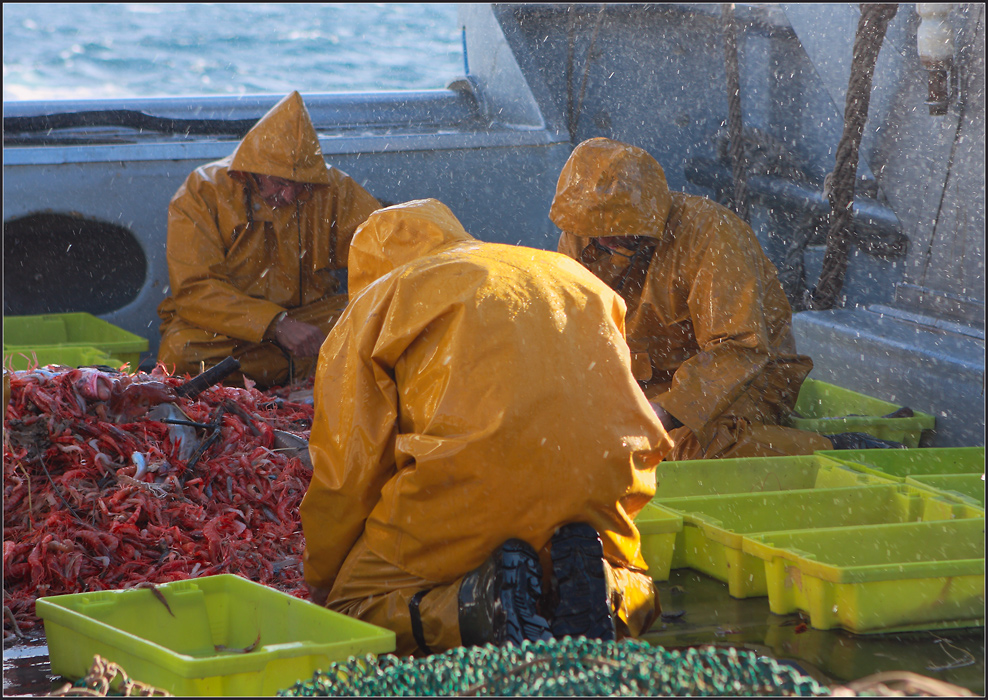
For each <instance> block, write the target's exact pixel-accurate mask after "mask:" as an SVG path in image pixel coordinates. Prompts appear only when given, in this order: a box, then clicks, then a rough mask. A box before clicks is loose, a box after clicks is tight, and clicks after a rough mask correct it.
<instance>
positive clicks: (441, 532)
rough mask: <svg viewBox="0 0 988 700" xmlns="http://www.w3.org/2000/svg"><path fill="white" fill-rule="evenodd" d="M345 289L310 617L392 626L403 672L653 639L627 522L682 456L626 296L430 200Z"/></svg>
mask: <svg viewBox="0 0 988 700" xmlns="http://www.w3.org/2000/svg"><path fill="white" fill-rule="evenodd" d="M349 285H350V293H351V300H350V305H349V306H348V307H347V309H346V310H345V311H344V313H343V315H342V317H341V318H340V320H339V322H338V323H337V325H336V327H335V328H334V329H333V331H332V332H331V333H330V335H329V338H328V339H327V341H326V343H325V344H324V345H323V347H322V350H321V352H320V355H319V365H318V368H317V371H316V380H315V381H316V383H315V406H316V412H315V418H314V422H313V426H312V435H311V440H310V446H309V451H310V455H311V457H312V462H313V465H314V469H313V474H312V481H311V484H310V486H309V489H308V491H307V493H306V495H305V498H304V499H303V501H302V505H301V517H302V529H303V532H304V534H305V540H306V549H305V555H304V569H305V579H306V582H307V583H308V584H309V587H310V592H311V593H312V598H313V600H314V601H315V602H317V603H319V604H325V605H327V606H328V607H329V608H331V609H333V610H336V611H338V612H341V613H345V614H347V615H350V616H352V617H355V618H359V619H362V620H365V621H367V622H371V623H373V624H377V625H380V626H382V627H385V628H388V629H391V630H394V631H395V632H396V636H397V651H398V653H399V654H410V653H421V654H426V653H430V652H438V651H442V650H445V649H450V648H453V647H457V646H460V645H467V646H469V645H474V644H484V643H487V642H493V643H498V644H499V643H502V642H504V641H513V642H516V643H520V642H521V641H522V640H523V639H547V638H549V636H550V635H555V636H561V635H565V634H572V635H574V636H575V635H579V634H585V635H587V636H589V637H596V638H600V639H612V638H614V636H615V634H616V635H617V637H618V638H620V637H622V636H626V635H631V636H637V635H639V634H641V633H642V632H644V631H645V630H646V629H647V628H648V627H649V625H650V624H651V622H652V621H653V620H654V618H655V616H656V615H657V613H658V601H657V599H656V594H655V589H654V584H653V582H652V579H651V577H650V576H649V575H648V573H647V571H646V569H647V567H646V564H645V562H644V560H643V559H642V555H641V541H640V537H639V533H638V530H637V528H636V527H635V525H634V523H633V522H632V520H633V518H634V517H635V516H636V515H637V513H638V512H639V511H640V510H641V509H642V507H643V506H644V505H645V504H646V503H648V501H649V500H650V499H651V498H652V496H653V495H654V493H655V465H656V464H657V462H658V461H659V460H661V458H662V456H663V455H664V454H665V453H666V452H667V451H668V450H669V449H670V447H671V442H670V441H669V438H668V435H667V434H666V431H665V430H664V429H663V428H662V425H661V424H660V423H659V421H658V420H657V418H656V416H655V413H654V411H652V409H651V407H650V406H649V403H648V401H647V400H646V399H645V396H644V395H643V394H642V392H641V390H640V389H639V387H638V385H637V383H636V382H635V379H634V377H633V376H632V374H631V364H630V357H629V355H628V348H627V345H626V344H625V341H624V312H625V305H624V302H623V301H621V299H620V297H619V296H618V295H617V294H615V293H614V292H612V291H611V290H610V289H608V288H607V286H606V285H604V284H603V283H602V282H601V281H600V280H598V279H597V278H596V277H594V276H593V275H591V274H590V273H589V272H587V271H586V270H584V269H583V268H582V267H581V266H580V265H578V264H576V263H575V262H573V261H572V260H570V259H569V258H567V257H565V256H562V255H559V254H558V253H555V252H551V251H544V250H536V249H532V248H525V247H521V246H511V245H501V244H495V243H485V242H481V241H478V240H476V239H474V238H473V237H472V236H470V235H469V234H468V233H467V232H466V231H464V229H463V227H462V226H461V224H460V222H459V221H458V220H457V219H456V217H455V216H454V215H453V214H452V212H450V210H449V209H448V208H447V207H446V206H445V205H443V204H442V203H440V202H438V201H436V200H433V199H427V200H418V201H413V202H407V203H405V204H400V205H396V206H392V207H388V208H387V209H381V210H380V211H377V212H375V213H374V214H372V215H371V216H370V218H368V220H367V222H366V223H364V224H363V226H361V227H360V228H359V229H358V230H357V233H356V234H355V235H354V237H353V242H352V247H351V249H350V265H349ZM574 377H578V381H574ZM553 580H555V581H558V586H556V585H553V584H552V581H553ZM556 600H558V603H556V602H555V601H556Z"/></svg>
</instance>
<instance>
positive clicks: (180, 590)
mask: <svg viewBox="0 0 988 700" xmlns="http://www.w3.org/2000/svg"><path fill="white" fill-rule="evenodd" d="M157 589H158V591H159V592H161V594H162V595H164V597H165V600H166V601H167V602H168V605H169V607H170V608H171V612H172V613H173V614H170V613H169V612H168V610H167V609H166V608H165V606H164V605H163V604H162V603H161V602H160V601H159V600H158V599H157V598H156V597H155V596H154V594H153V592H152V591H150V590H148V589H129V590H121V591H97V592H92V593H74V594H70V595H60V596H52V597H45V598H39V599H38V601H37V613H38V616H39V617H41V618H42V619H43V620H44V623H45V635H46V637H47V639H48V652H49V657H50V659H51V669H52V673H54V674H57V675H61V676H65V677H67V678H72V679H76V678H82V677H83V676H85V675H86V674H87V673H88V672H89V668H90V666H91V665H92V662H93V655H95V654H99V655H100V656H102V657H103V658H105V659H107V660H109V661H113V662H115V663H117V664H119V665H120V666H121V667H122V668H123V669H124V670H125V671H126V672H127V673H128V675H130V677H131V678H133V679H135V680H139V681H142V682H144V683H149V684H150V685H152V686H155V687H157V688H162V689H164V690H167V691H168V692H170V693H173V694H175V695H186V696H203V695H241V696H246V697H255V696H258V695H274V694H275V693H277V691H279V690H281V689H284V688H288V687H291V686H292V685H294V684H295V683H296V682H297V681H299V680H308V679H309V678H311V677H312V674H313V673H314V672H315V671H316V670H318V669H325V668H326V667H327V666H328V665H329V664H331V663H333V662H336V661H344V660H346V659H347V658H349V657H351V656H364V655H366V654H368V653H371V654H384V653H389V652H393V651H394V650H395V634H394V632H391V631H390V630H385V629H382V628H380V627H377V626H375V625H371V624H368V623H366V622H362V621H360V620H357V619H354V618H351V617H347V616H346V615H341V614H339V613H336V612H333V611H331V610H328V609H327V608H323V607H320V606H318V605H315V604H313V603H310V602H308V601H304V600H300V599H298V598H295V597H293V596H290V595H288V594H287V593H282V592H280V591H277V590H275V589H273V588H268V587H267V586H262V585H260V584H258V583H254V582H252V581H248V580H247V579H244V578H241V577H240V576H235V575H233V574H221V575H217V576H204V577H201V578H197V579H191V580H187V581H174V582H171V583H166V584H162V585H160V586H158V588H157ZM258 635H260V641H259V642H258V643H257V646H256V648H254V649H253V650H252V651H250V652H244V649H246V648H248V647H249V646H251V645H252V644H253V643H254V642H255V640H257V638H258ZM216 645H221V646H223V647H226V649H217V646H216Z"/></svg>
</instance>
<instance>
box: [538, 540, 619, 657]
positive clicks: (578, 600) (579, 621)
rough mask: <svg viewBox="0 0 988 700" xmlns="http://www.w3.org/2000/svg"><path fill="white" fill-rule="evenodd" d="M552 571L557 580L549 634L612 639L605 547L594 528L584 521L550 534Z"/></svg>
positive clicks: (612, 629)
mask: <svg viewBox="0 0 988 700" xmlns="http://www.w3.org/2000/svg"><path fill="white" fill-rule="evenodd" d="M552 570H553V573H554V574H555V577H556V580H557V581H558V583H559V604H558V605H557V606H556V611H555V617H554V618H553V621H552V625H551V629H552V636H553V637H555V638H557V639H561V638H562V637H565V636H567V635H568V636H570V637H579V636H584V637H587V638H589V639H600V640H603V641H609V640H613V639H614V620H613V618H612V617H611V610H610V603H609V602H608V598H607V578H606V576H605V574H604V548H603V545H602V544H601V542H600V537H599V536H598V534H597V531H596V530H594V529H593V527H591V526H590V525H588V524H587V523H571V524H569V525H564V526H563V527H561V528H559V530H558V531H557V532H556V534H555V535H553V537H552Z"/></svg>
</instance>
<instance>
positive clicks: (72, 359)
mask: <svg viewBox="0 0 988 700" xmlns="http://www.w3.org/2000/svg"><path fill="white" fill-rule="evenodd" d="M3 364H4V367H9V368H10V369H14V370H24V369H28V368H30V367H33V366H34V365H37V366H38V367H45V366H47V365H65V366H67V367H83V366H87V365H106V366H107V367H119V366H120V365H122V364H123V362H122V361H120V360H119V359H116V358H113V357H110V355H108V354H107V353H106V352H104V351H103V350H100V349H99V348H92V347H87V346H85V345H79V346H69V345H39V346H37V347H10V346H7V345H5V346H4V348H3Z"/></svg>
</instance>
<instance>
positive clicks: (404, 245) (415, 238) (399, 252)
mask: <svg viewBox="0 0 988 700" xmlns="http://www.w3.org/2000/svg"><path fill="white" fill-rule="evenodd" d="M472 240H475V239H474V237H473V236H471V235H470V234H469V233H467V232H466V231H465V230H464V229H463V225H462V224H460V222H459V220H458V219H457V218H456V217H455V216H454V215H453V212H451V211H450V210H449V208H448V207H447V206H446V205H445V204H443V203H442V202H440V201H439V200H437V199H416V200H413V201H411V202H405V203H404V204H396V205H394V206H392V207H388V208H387V209H379V210H378V211H376V212H374V213H373V214H371V215H370V216H369V217H368V218H367V221H365V222H364V223H363V224H362V225H361V226H360V228H358V229H357V231H356V233H354V234H353V240H352V241H351V243H350V257H349V262H348V263H347V266H348V269H349V272H348V275H349V280H348V287H349V293H350V296H351V297H354V296H356V295H357V294H359V293H360V292H362V291H363V290H364V289H365V288H366V287H368V286H370V285H371V284H373V283H374V282H375V281H376V280H378V279H380V278H381V277H384V275H386V274H388V273H389V272H391V271H392V270H394V269H395V268H398V267H401V266H402V265H404V264H405V263H407V262H411V261H412V260H415V259H417V258H421V257H424V256H426V255H432V254H433V253H436V252H438V251H439V250H440V249H441V248H445V247H446V246H448V245H449V244H451V243H457V242H460V241H472Z"/></svg>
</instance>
